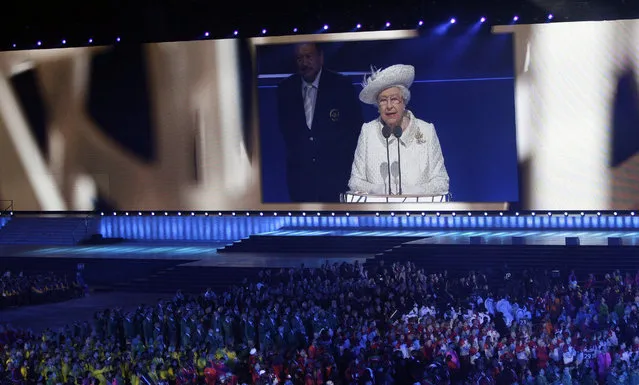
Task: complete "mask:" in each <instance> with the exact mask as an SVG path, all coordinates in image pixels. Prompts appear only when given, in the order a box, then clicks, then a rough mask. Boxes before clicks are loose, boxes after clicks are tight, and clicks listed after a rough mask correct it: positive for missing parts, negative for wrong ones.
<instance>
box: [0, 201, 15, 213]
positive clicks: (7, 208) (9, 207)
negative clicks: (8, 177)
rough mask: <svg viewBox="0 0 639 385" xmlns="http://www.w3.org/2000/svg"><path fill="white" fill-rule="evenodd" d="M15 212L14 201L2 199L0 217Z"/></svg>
mask: <svg viewBox="0 0 639 385" xmlns="http://www.w3.org/2000/svg"><path fill="white" fill-rule="evenodd" d="M12 212H13V199H0V216H2V215H9V214H11V213H12Z"/></svg>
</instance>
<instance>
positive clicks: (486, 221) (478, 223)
mask: <svg viewBox="0 0 639 385" xmlns="http://www.w3.org/2000/svg"><path fill="white" fill-rule="evenodd" d="M100 220H101V222H100V233H101V234H102V235H103V236H104V237H107V238H125V239H136V240H190V241H233V240H238V239H241V238H246V237H248V236H250V235H253V234H264V233H268V232H274V231H276V230H278V229H282V228H286V230H287V231H290V234H291V235H325V234H326V231H327V230H331V229H358V231H359V232H362V233H367V232H370V231H376V229H378V230H377V231H376V233H377V234H383V233H381V232H379V231H393V234H394V233H395V232H396V231H397V230H405V231H420V230H424V231H433V230H469V231H482V230H483V231H506V230H531V231H540V230H543V231H547V230H566V231H568V230H585V231H595V230H599V231H633V230H639V217H637V216H597V215H586V216H578V215H577V216H546V215H537V216H507V215H504V216H465V215H456V216H452V215H442V216H434V215H429V216H421V215H411V216H404V215H394V216H379V217H378V216H372V215H362V216H357V215H350V216H346V215H336V216H331V215H324V216H310V215H309V216H278V217H275V216H272V214H271V216H258V215H252V216H186V215H184V216H177V215H175V216H121V215H118V216H103V217H101V218H100ZM0 221H2V218H0ZM0 223H2V222H0ZM281 234H282V233H281V232H278V233H277V235H281Z"/></svg>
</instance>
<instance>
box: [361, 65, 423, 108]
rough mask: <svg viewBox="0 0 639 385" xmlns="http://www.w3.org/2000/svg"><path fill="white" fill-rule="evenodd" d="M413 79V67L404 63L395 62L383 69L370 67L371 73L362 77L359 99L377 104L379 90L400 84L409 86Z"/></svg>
mask: <svg viewBox="0 0 639 385" xmlns="http://www.w3.org/2000/svg"><path fill="white" fill-rule="evenodd" d="M414 80H415V67H413V66H411V65H406V64H395V65H392V66H390V67H387V68H385V69H375V68H374V67H371V74H370V75H368V76H365V77H364V81H363V82H362V87H364V88H363V89H362V91H361V92H360V93H359V100H361V101H362V102H364V103H366V104H377V96H378V95H379V93H380V92H382V91H384V90H385V89H387V88H390V87H393V86H399V85H402V86H404V87H406V88H410V86H411V85H412V84H413V81H414Z"/></svg>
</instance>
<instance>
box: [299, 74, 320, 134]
mask: <svg viewBox="0 0 639 385" xmlns="http://www.w3.org/2000/svg"><path fill="white" fill-rule="evenodd" d="M321 76H322V69H321V68H320V70H319V72H318V73H317V76H316V77H315V80H313V82H312V83H308V82H307V81H306V80H304V79H302V101H303V102H304V103H306V98H310V99H311V100H310V106H311V110H310V119H309V120H310V122H311V124H310V125H308V128H309V130H310V129H311V126H312V125H313V124H312V122H313V116H314V115H315V104H316V103H317V93H318V92H319V82H320V77H321ZM308 87H313V91H311V92H310V93H309V92H308V89H307V88H308ZM304 113H305V114H306V111H304Z"/></svg>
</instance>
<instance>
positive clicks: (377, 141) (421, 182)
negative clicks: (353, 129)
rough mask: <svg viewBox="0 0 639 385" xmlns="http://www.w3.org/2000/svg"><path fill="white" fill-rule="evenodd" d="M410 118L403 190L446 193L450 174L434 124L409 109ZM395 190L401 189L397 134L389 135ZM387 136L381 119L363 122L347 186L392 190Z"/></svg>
mask: <svg viewBox="0 0 639 385" xmlns="http://www.w3.org/2000/svg"><path fill="white" fill-rule="evenodd" d="M406 113H407V115H408V117H409V119H410V121H409V124H408V127H407V128H406V129H405V130H404V133H403V135H402V136H401V137H400V138H399V141H400V145H401V148H400V151H401V153H400V158H401V176H402V194H404V195H423V196H434V195H446V194H448V184H449V178H448V173H447V172H446V166H445V165H444V155H443V154H442V149H441V146H440V145H439V139H438V138H437V133H436V132H435V126H434V125H433V124H431V123H427V122H425V121H423V120H420V119H417V118H416V117H415V116H414V115H413V114H412V113H411V112H410V111H408V110H407V111H406ZM389 146H390V147H389V149H390V164H391V189H392V191H391V192H392V194H398V193H399V167H398V162H397V138H395V137H394V136H391V137H390V139H389ZM387 165H388V163H387V158H386V138H384V136H383V135H382V123H381V120H380V119H375V120H373V121H371V122H368V123H364V125H363V126H362V131H361V134H360V136H359V141H358V142H357V149H356V150H355V159H354V160H353V167H352V169H351V178H350V181H349V182H348V186H349V188H350V190H351V191H353V192H358V193H367V194H389V191H388V166H387Z"/></svg>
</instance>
